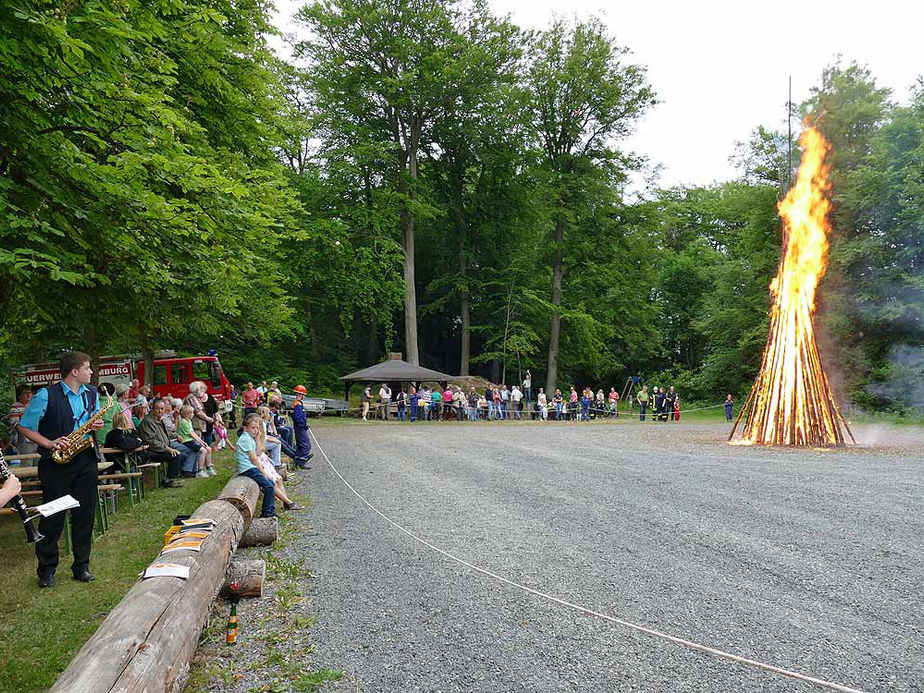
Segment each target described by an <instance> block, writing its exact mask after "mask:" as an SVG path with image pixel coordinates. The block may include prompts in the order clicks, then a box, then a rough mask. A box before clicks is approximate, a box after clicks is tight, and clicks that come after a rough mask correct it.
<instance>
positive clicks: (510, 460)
mask: <svg viewBox="0 0 924 693" xmlns="http://www.w3.org/2000/svg"><path fill="white" fill-rule="evenodd" d="M726 430H727V428H726V427H725V426H724V425H717V424H703V423H683V422H681V423H677V424H673V423H659V424H654V423H646V424H640V423H639V422H632V421H622V420H621V421H619V422H617V423H615V424H614V423H610V422H607V423H603V422H601V423H597V422H593V423H589V424H588V423H585V424H580V423H576V424H575V423H565V424H556V423H546V424H543V423H539V422H536V423H521V424H514V423H510V424H506V423H497V424H490V425H486V424H483V423H479V424H471V425H470V424H454V423H446V424H421V425H416V426H410V425H400V424H397V423H389V424H382V423H375V424H366V425H363V424H360V423H354V422H342V423H341V422H337V423H323V424H321V425H319V426H317V427H316V428H315V429H314V431H315V433H316V435H317V438H318V439H319V440H320V443H321V445H322V446H323V448H324V450H325V452H326V453H327V454H328V455H329V456H330V458H331V460H332V462H333V463H334V465H336V466H337V467H338V468H339V470H340V471H341V473H342V474H343V475H344V477H346V479H347V480H348V481H350V482H351V483H352V484H353V485H354V486H355V487H356V488H357V490H358V491H360V492H361V493H363V494H365V495H366V497H367V498H368V499H369V501H370V502H371V503H373V504H374V505H375V506H377V507H378V508H379V509H380V510H381V511H382V512H384V513H385V514H387V515H388V516H389V517H391V518H392V519H394V520H395V521H397V522H399V523H401V524H402V525H404V526H405V527H407V528H408V529H410V530H411V531H413V532H415V533H418V534H419V535H420V536H421V537H423V538H424V539H426V540H427V541H429V542H432V543H433V544H435V545H437V546H439V547H440V548H442V549H443V550H445V551H448V552H450V553H452V554H455V555H457V556H459V557H461V558H463V559H465V560H466V561H470V562H471V563H473V564H476V565H478V566H481V567H483V568H486V569H488V570H491V571H493V572H495V573H497V574H499V575H502V576H504V577H506V578H508V579H511V580H515V581H518V582H520V583H522V584H524V585H527V586H529V587H531V588H534V589H537V590H540V591H543V592H546V593H548V594H551V595H554V596H556V597H559V598H562V599H565V600H568V601H571V602H574V603H577V604H580V605H584V606H586V607H588V608H591V609H594V610H597V611H602V612H605V613H608V614H610V615H613V616H617V617H619V618H622V619H625V620H628V621H632V622H635V623H639V624H643V625H645V626H648V627H651V628H655V629H660V630H663V631H666V632H668V633H670V634H673V635H677V636H680V637H684V638H687V639H690V640H694V641H696V642H699V643H703V644H705V645H708V646H711V647H715V648H718V649H722V650H725V651H728V652H732V653H735V654H738V655H741V656H745V657H749V658H753V659H757V660H759V661H762V662H766V663H770V664H774V665H777V666H781V667H784V668H789V669H793V670H796V671H799V672H801V673H804V674H808V675H811V676H814V677H817V678H821V679H825V680H828V681H832V682H835V683H839V684H842V685H847V686H851V687H855V688H858V689H862V690H865V691H924V683H922V682H924V610H922V602H924V596H922V595H924V581H922V577H924V548H922V543H921V539H922V530H921V507H922V503H921V500H922V492H921V488H922V481H924V472H922V464H921V459H922V453H924V432H922V431H919V430H917V429H888V428H882V427H877V428H872V427H870V428H861V430H860V431H859V436H858V437H860V438H861V440H862V441H863V442H864V445H863V446H861V447H858V448H853V449H848V450H835V451H820V450H793V449H767V448H754V447H741V446H737V447H736V446H728V445H725V444H724V434H725V432H726ZM313 467H314V468H313V469H312V470H311V471H310V472H308V479H307V482H308V483H307V487H308V492H309V494H310V496H311V499H312V505H311V507H310V509H309V510H308V511H305V512H303V513H300V514H299V515H298V516H297V521H296V522H295V523H293V527H294V528H295V529H296V531H295V532H293V533H292V534H291V538H290V540H289V541H288V542H287V544H286V546H285V547H284V548H283V549H281V551H282V552H283V553H284V555H285V556H286V557H287V560H296V561H299V560H303V561H304V563H305V565H306V566H307V568H308V569H309V570H310V571H311V573H312V576H313V577H312V578H311V579H310V581H309V583H310V587H309V589H308V596H309V597H310V599H306V600H304V601H300V602H298V603H296V604H293V605H292V606H291V608H290V611H291V614H290V615H292V614H300V615H302V616H304V617H306V619H307V617H309V616H313V617H315V618H316V619H317V623H316V624H315V625H314V626H313V627H312V628H311V629H310V640H311V643H312V645H313V648H314V649H313V652H311V653H310V662H311V664H310V666H311V668H314V669H317V668H320V667H329V668H332V669H341V670H343V672H344V676H343V679H342V680H341V681H340V682H339V683H333V684H328V687H327V688H325V690H332V691H362V692H364V693H379V692H382V693H385V692H388V693H398V692H402V693H403V692H405V691H407V692H412V691H427V692H437V691H439V692H443V693H449V692H450V691H453V692H454V691H466V692H470V691H478V692H481V691H484V692H508V691H671V692H673V691H716V692H725V691H793V690H806V691H809V690H823V689H822V688H818V687H816V686H813V685H810V684H805V683H799V682H797V681H794V680H792V679H788V678H784V677H782V676H779V675H776V674H770V673H766V672H762V671H758V670H755V669H752V668H749V667H744V666H741V665H738V664H735V663H732V662H728V661H725V660H723V659H719V658H717V657H714V656H711V655H707V654H703V653H700V652H696V651H693V650H690V649H687V648H685V647H682V646H678V645H675V644H672V643H669V642H665V641H663V640H660V639H657V638H654V637H652V636H649V635H646V634H642V633H638V632H635V631H632V630H630V629H627V628H625V627H623V626H619V625H616V624H612V623H608V622H605V621H602V620H600V619H595V618H591V617H588V616H585V615H582V614H580V613H578V612H575V611H573V610H569V609H567V608H565V607H562V606H559V605H555V604H551V603H549V602H547V601H545V600H542V599H540V598H538V597H536V596H534V595H531V594H528V593H525V592H522V591H520V590H517V589H514V588H512V587H510V586H508V585H505V584H502V583H499V582H497V581H495V580H492V579H490V578H487V577H485V576H484V575H481V574H479V573H477V572H475V571H472V570H471V569H468V568H465V567H463V566H460V565H458V564H456V563H454V562H451V561H449V560H447V559H446V558H444V557H443V556H441V555H439V554H437V553H434V552H433V551H432V550H430V549H428V548H426V547H424V546H422V545H421V544H419V543H418V542H416V541H414V540H413V539H411V538H410V537H408V536H407V535H405V534H403V533H401V532H400V531H398V530H397V529H395V528H394V527H393V526H391V525H389V524H388V523H387V522H385V521H384V520H383V519H382V518H381V517H379V516H377V515H375V514H374V513H373V512H371V511H370V510H369V509H368V508H367V507H365V506H364V505H362V504H361V503H360V501H359V500H358V499H357V498H356V497H355V496H353V495H352V493H351V492H350V491H349V489H347V488H346V486H344V484H343V483H342V482H341V481H340V480H339V479H338V478H337V477H336V475H335V474H334V473H333V471H332V470H331V469H330V468H329V467H328V466H327V464H326V463H325V462H324V460H323V457H322V456H321V455H320V454H318V453H317V450H316V454H315V458H314V460H313ZM270 601H271V600H263V601H262V602H252V603H250V604H249V605H248V606H246V607H245V610H244V614H243V617H242V621H246V620H250V621H252V622H255V623H256V622H259V623H260V628H259V631H260V632H262V633H264V634H265V633H266V632H267V631H270V632H271V631H272V630H273V628H274V621H273V619H274V618H276V616H274V612H272V609H271V608H270V607H269V606H268V604H269V603H270ZM286 623H287V624H289V625H285V626H279V628H288V629H289V630H291V625H290V624H291V620H289V621H287V622H286ZM290 634H291V633H290ZM291 635H292V637H293V638H294V641H293V642H294V643H295V645H294V647H295V648H296V651H297V648H298V647H303V646H304V645H303V644H302V641H301V640H299V637H300V636H299V635H298V634H297V633H295V634H291ZM244 642H245V644H246V639H245V640H244ZM304 647H306V650H305V652H306V657H308V656H309V655H308V654H307V653H308V650H309V649H310V647H309V646H304ZM236 656H241V657H246V655H244V654H243V653H242V651H241V650H240V649H238V651H237V652H236ZM263 674H264V675H265V674H266V672H265V671H264V672H263ZM259 678H260V677H259V676H257V675H256V674H254V675H253V676H250V675H249V676H247V677H242V680H240V681H239V682H238V683H237V685H236V686H234V688H235V689H236V690H241V691H246V690H252V688H251V687H252V686H254V684H255V683H259V681H258V679H259ZM230 688H231V686H228V687H225V688H222V690H229V689H230Z"/></svg>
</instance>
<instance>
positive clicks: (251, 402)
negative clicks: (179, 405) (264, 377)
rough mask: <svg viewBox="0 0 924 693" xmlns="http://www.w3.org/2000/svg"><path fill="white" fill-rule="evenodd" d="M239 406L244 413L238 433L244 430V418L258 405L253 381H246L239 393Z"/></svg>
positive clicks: (258, 400) (258, 397) (255, 409)
mask: <svg viewBox="0 0 924 693" xmlns="http://www.w3.org/2000/svg"><path fill="white" fill-rule="evenodd" d="M241 406H242V407H243V408H244V413H243V414H242V415H241V427H240V428H239V429H238V431H237V434H238V435H241V433H243V432H244V419H246V418H247V417H248V416H249V415H250V414H256V413H257V407H258V406H260V393H259V392H257V391H256V390H255V389H254V388H253V383H251V382H248V383H247V387H245V388H244V391H243V392H242V393H241ZM193 408H195V407H193Z"/></svg>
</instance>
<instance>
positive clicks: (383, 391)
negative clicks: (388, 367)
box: [379, 383, 391, 421]
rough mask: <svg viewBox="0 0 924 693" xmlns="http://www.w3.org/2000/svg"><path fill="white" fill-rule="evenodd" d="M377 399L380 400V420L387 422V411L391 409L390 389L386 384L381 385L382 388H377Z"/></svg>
mask: <svg viewBox="0 0 924 693" xmlns="http://www.w3.org/2000/svg"><path fill="white" fill-rule="evenodd" d="M379 399H380V400H382V403H381V404H380V405H379V406H381V407H382V418H383V419H384V420H385V421H388V414H389V411H388V410H389V409H390V408H391V388H390V387H388V383H382V387H380V388H379Z"/></svg>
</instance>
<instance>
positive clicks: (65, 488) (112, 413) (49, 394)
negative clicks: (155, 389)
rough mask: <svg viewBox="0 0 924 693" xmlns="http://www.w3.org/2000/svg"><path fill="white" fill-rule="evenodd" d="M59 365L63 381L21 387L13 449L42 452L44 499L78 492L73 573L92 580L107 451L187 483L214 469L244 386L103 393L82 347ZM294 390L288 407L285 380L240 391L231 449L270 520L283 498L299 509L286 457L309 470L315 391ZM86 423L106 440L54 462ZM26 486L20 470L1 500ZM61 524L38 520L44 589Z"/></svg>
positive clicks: (167, 482) (12, 416) (125, 467)
mask: <svg viewBox="0 0 924 693" xmlns="http://www.w3.org/2000/svg"><path fill="white" fill-rule="evenodd" d="M59 369H60V373H61V380H60V381H59V382H56V383H53V384H51V385H49V386H47V387H43V388H41V389H39V390H38V391H37V392H35V393H33V391H32V389H31V388H30V387H28V386H25V385H24V386H20V387H18V388H17V389H16V402H15V403H14V405H13V406H12V407H11V409H10V413H9V414H8V422H9V423H10V424H11V425H12V426H13V428H12V435H11V436H10V441H9V442H10V446H11V447H10V448H8V449H9V451H10V452H11V453H18V454H26V453H32V452H38V454H39V460H38V476H39V480H40V482H41V487H42V496H43V498H42V502H43V503H48V502H50V501H52V500H55V499H57V498H60V497H62V496H64V495H72V496H73V497H74V498H75V499H77V501H78V503H79V506H78V507H77V508H74V509H72V510H71V536H72V540H73V541H72V546H73V554H74V562H73V564H72V566H71V570H72V572H73V576H74V579H75V580H78V581H81V582H89V581H91V580H93V579H94V577H93V574H92V573H90V570H89V562H90V550H91V545H92V530H93V523H94V509H95V507H96V498H95V497H96V493H97V478H98V471H97V462H98V461H99V460H100V459H101V458H100V457H99V455H100V450H105V454H106V457H107V460H108V461H112V462H113V463H114V464H115V465H116V467H117V468H121V471H130V470H131V465H130V464H129V459H128V457H129V456H130V455H133V456H136V459H137V460H139V461H142V462H146V461H153V462H159V463H164V464H165V465H166V470H167V471H166V474H165V476H164V480H163V482H162V483H163V485H164V486H165V487H167V488H177V487H179V486H182V484H183V482H182V481H181V480H180V479H181V478H183V477H186V478H207V477H210V476H214V475H215V474H216V471H215V467H214V464H213V460H212V455H213V453H214V452H217V451H218V450H221V449H222V448H224V447H228V446H229V445H230V441H229V438H228V427H227V426H226V422H227V423H228V424H229V425H230V426H232V430H233V427H234V426H235V424H236V418H237V417H236V413H235V410H234V401H235V399H236V397H237V393H236V392H235V391H232V399H230V400H229V401H227V402H219V401H216V400H215V398H214V397H212V395H211V394H210V393H209V391H208V387H207V385H206V384H205V383H203V382H201V381H195V382H192V383H190V384H189V393H188V394H187V395H186V397H185V398H183V399H180V398H176V397H154V396H152V392H151V388H150V387H148V386H142V385H140V383H139V382H138V381H137V380H135V381H132V382H131V383H130V384H120V385H118V386H116V387H115V388H112V387H110V386H109V385H105V384H104V385H103V386H101V387H100V388H99V390H97V388H95V387H93V386H92V385H91V384H90V382H91V378H92V375H93V370H92V368H91V366H90V357H89V356H87V355H86V354H83V353H81V352H68V353H67V354H64V355H63V356H62V357H61V359H60V362H59ZM294 390H295V393H296V394H295V401H294V403H293V404H292V408H291V411H290V412H287V411H286V408H285V405H284V399H283V397H282V393H281V392H280V391H279V389H278V384H277V383H273V385H272V387H267V386H266V384H265V383H263V384H261V387H260V388H255V387H253V384H252V383H248V384H247V386H246V387H245V388H244V389H243V392H242V393H241V400H242V404H243V405H244V416H243V421H242V427H241V429H240V432H239V435H238V438H237V441H236V443H235V444H234V451H233V456H234V459H235V461H236V463H237V473H238V474H241V475H243V476H247V477H249V478H251V479H253V480H254V481H255V482H256V483H257V484H258V485H259V486H260V487H261V489H262V490H263V506H262V517H273V516H275V514H276V501H277V500H278V501H279V502H280V503H281V504H282V506H283V507H284V508H285V509H286V510H297V509H298V505H297V504H296V503H295V501H293V500H292V498H290V497H289V495H288V493H287V492H286V487H285V480H286V478H287V467H286V465H285V464H284V463H283V459H282V456H283V455H287V456H288V457H290V458H291V459H292V460H293V461H294V462H295V465H296V466H297V467H302V468H307V466H308V465H307V463H308V461H309V460H310V459H311V457H312V454H311V440H310V438H309V435H308V423H307V420H308V417H307V414H306V413H305V410H304V405H303V399H304V397H305V395H306V394H307V391H306V389H305V388H304V387H303V386H301V385H299V386H296V387H295V388H294ZM110 403H111V404H110ZM290 417H291V423H290ZM83 426H86V427H88V428H89V430H91V431H92V432H93V433H94V434H95V436H96V441H97V443H98V444H97V445H93V446H90V447H88V448H86V449H84V450H82V451H79V452H76V453H75V454H74V456H73V457H72V459H70V460H69V461H67V462H65V463H56V462H53V461H52V459H51V458H52V455H53V453H54V452H55V451H56V450H64V449H66V448H67V447H68V446H69V445H70V443H69V442H68V441H69V438H70V437H71V435H72V434H73V433H74V432H75V431H78V429H80V428H81V427H83ZM20 488H21V484H20V482H19V480H18V479H17V478H16V476H15V471H14V472H13V473H11V474H10V476H9V478H8V479H7V480H6V481H5V483H4V484H3V485H2V487H0V499H2V500H3V503H6V502H7V501H9V500H10V499H11V498H12V497H13V496H15V494H16V493H18V492H19V490H20ZM63 526H64V520H63V513H57V514H55V515H50V516H48V517H42V518H41V520H40V522H39V528H38V530H39V532H40V534H42V535H44V537H43V538H40V539H39V541H38V542H37V543H36V548H35V551H36V556H37V558H38V568H37V571H36V572H37V574H38V584H39V587H41V588H47V587H52V586H54V585H55V571H56V569H57V565H58V538H59V537H60V534H61V531H62V530H63Z"/></svg>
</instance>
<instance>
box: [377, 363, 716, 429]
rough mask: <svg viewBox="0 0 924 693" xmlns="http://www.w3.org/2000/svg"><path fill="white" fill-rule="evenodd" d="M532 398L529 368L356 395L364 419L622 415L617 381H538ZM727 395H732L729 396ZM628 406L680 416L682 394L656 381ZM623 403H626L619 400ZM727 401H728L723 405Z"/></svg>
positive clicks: (666, 417) (659, 416)
mask: <svg viewBox="0 0 924 693" xmlns="http://www.w3.org/2000/svg"><path fill="white" fill-rule="evenodd" d="M535 395H536V396H535V399H534V398H533V388H532V375H531V374H530V373H529V371H527V375H526V378H525V379H524V380H523V382H522V384H520V385H513V386H511V387H508V386H507V385H505V384H501V385H491V384H489V385H487V386H486V387H484V388H483V389H482V390H480V391H479V390H478V389H477V388H476V387H475V386H474V385H471V386H469V387H468V390H467V391H466V390H465V389H464V388H463V387H462V386H459V385H446V386H444V387H442V388H440V387H439V386H436V385H434V386H428V385H426V384H422V385H420V386H419V387H418V386H415V385H413V384H412V385H410V386H409V387H408V389H407V390H405V389H404V387H403V386H396V387H395V388H394V389H393V388H392V387H391V386H390V385H389V384H388V383H382V384H381V386H380V387H379V389H378V392H377V393H375V392H374V391H373V387H372V386H371V385H367V386H366V387H365V388H364V389H363V392H362V395H361V397H360V405H361V416H362V419H363V421H368V420H369V418H370V417H372V418H381V419H389V418H392V417H393V418H395V419H396V420H398V421H437V420H439V421H446V420H456V421H478V420H482V421H503V420H508V419H511V420H523V419H530V420H542V421H590V420H592V419H600V418H611V419H615V418H618V417H619V415H620V411H619V405H620V394H619V392H618V391H617V390H616V388H615V387H611V388H610V389H609V393H605V392H604V391H603V388H598V389H597V391H596V392H594V390H593V389H592V388H590V387H585V388H583V389H582V390H581V391H580V392H578V390H577V388H576V387H575V386H574V385H572V386H571V387H570V389H569V391H568V393H567V394H565V393H563V392H562V391H561V390H560V389H557V388H556V390H555V392H554V393H553V394H551V395H550V394H549V393H547V392H546V391H545V388H542V387H540V388H539V389H538V391H537V392H536V393H535ZM728 397H729V400H728V401H731V400H730V398H731V395H729V396H728ZM632 399H633V400H634V401H633V402H630V403H629V404H630V406H629V409H630V410H631V409H633V408H635V407H638V416H639V420H641V421H645V420H646V417H647V416H648V415H649V411H650V416H651V420H652V421H679V420H680V396H679V394H678V393H677V391H676V389H675V388H674V386H669V387H667V388H664V387H660V386H656V387H653V388H652V390H651V392H650V393H649V391H648V387H647V386H643V387H641V388H640V389H639V390H638V392H637V393H635V395H634V397H633V398H632ZM623 406H624V407H625V406H626V405H625V403H624V404H623ZM727 408H728V407H726V409H727Z"/></svg>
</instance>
